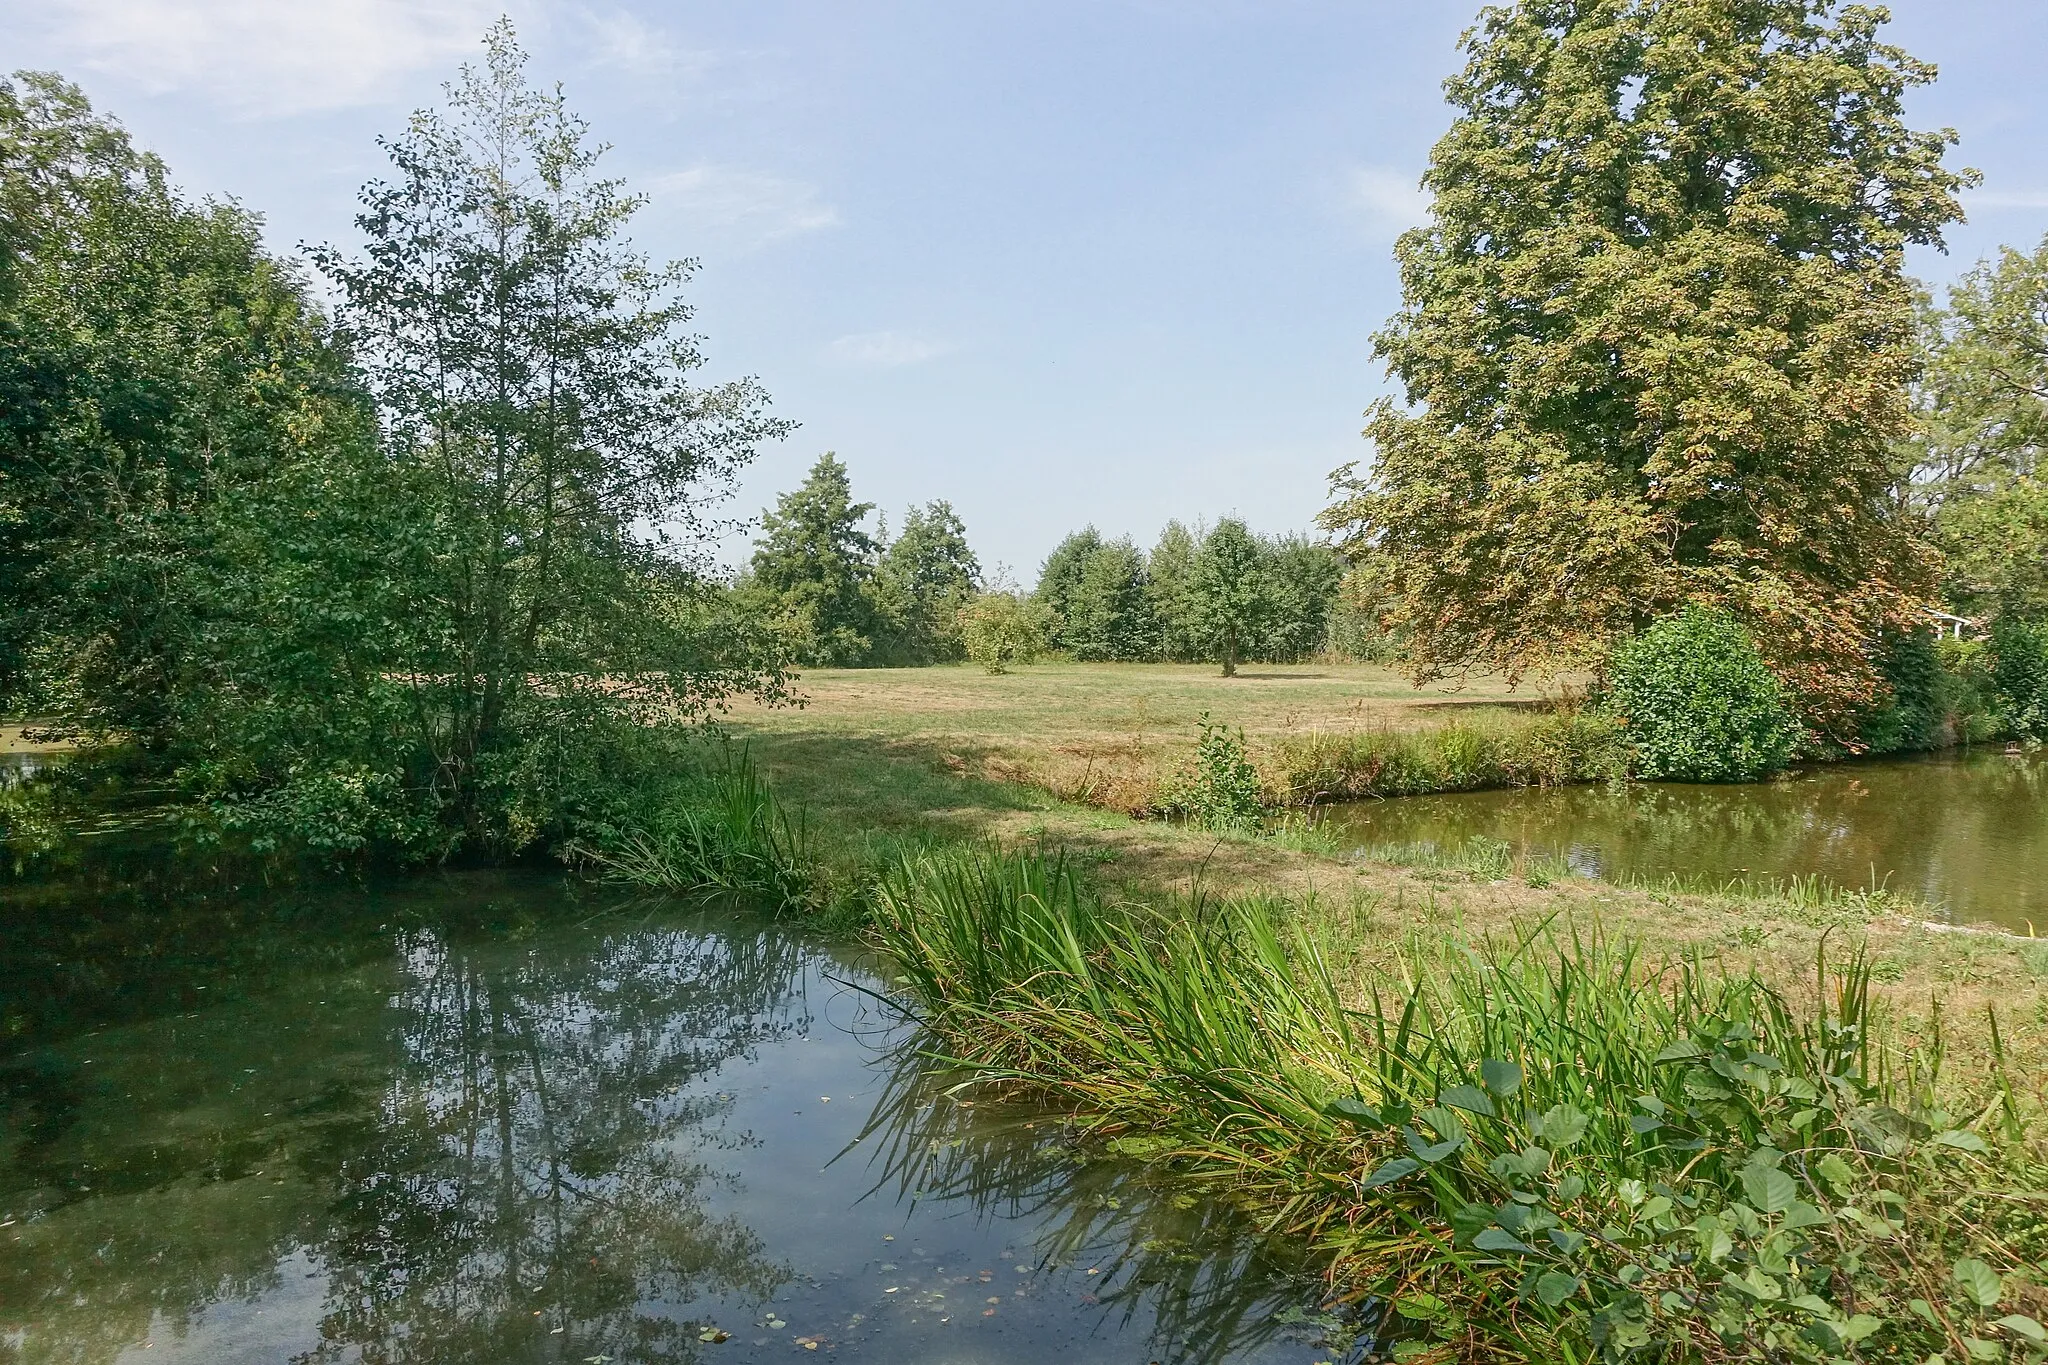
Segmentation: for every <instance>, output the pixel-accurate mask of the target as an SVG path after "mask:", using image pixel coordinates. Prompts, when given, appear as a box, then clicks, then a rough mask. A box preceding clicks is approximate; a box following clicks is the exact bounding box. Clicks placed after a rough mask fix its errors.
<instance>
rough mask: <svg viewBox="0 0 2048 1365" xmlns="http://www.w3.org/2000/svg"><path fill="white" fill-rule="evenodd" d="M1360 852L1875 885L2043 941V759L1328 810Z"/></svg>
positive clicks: (1629, 875) (2046, 852)
mask: <svg viewBox="0 0 2048 1365" xmlns="http://www.w3.org/2000/svg"><path fill="white" fill-rule="evenodd" d="M1322 818H1323V820H1324V821H1325V822H1326V823H1327V826H1328V827H1329V828H1330V829H1332V830H1334V831H1336V832H1337V833H1339V835H1340V836H1341V837H1342V838H1344V839H1345V840H1346V841H1347V842H1349V843H1350V844H1351V845H1352V846H1353V847H1354V848H1356V849H1358V850H1359V851H1361V852H1365V851H1370V850H1371V848H1372V847H1373V846H1375V845H1380V846H1385V845H1405V846H1409V847H1410V848H1411V849H1412V848H1418V847H1419V848H1422V849H1425V850H1427V849H1431V848H1434V849H1437V850H1441V851H1444V852H1451V851H1454V850H1456V849H1459V848H1461V847H1465V846H1468V845H1470V844H1471V843H1472V842H1473V841H1475V840H1479V839H1488V840H1499V841H1503V842H1505V843H1507V844H1508V845H1510V846H1511V847H1512V848H1513V849H1514V850H1515V851H1516V852H1518V853H1537V854H1548V855H1552V856H1558V857H1563V858H1564V859H1566V860H1567V861H1569V863H1570V864H1571V866H1572V869H1573V870H1574V871H1576V872H1578V873H1580V874H1581V875H1584V876H1591V877H1601V878H1608V879H1616V880H1619V879H1634V878H1647V879H1650V880H1656V881H1661V880H1663V879H1664V878H1666V877H1669V876H1678V877H1681V878H1704V879H1708V880H1713V881H1726V880H1731V879H1740V878H1755V879H1760V880H1762V879H1789V878H1793V877H1814V876H1818V877H1820V878H1822V879H1823V880H1825V881H1828V882H1832V883H1835V884H1837V885H1839V886H1843V887H1848V888H1861V887H1868V886H1871V885H1880V886H1884V887H1886V888H1888V889H1890V890H1892V891H1894V892H1898V893H1900V894H1904V895H1910V896H1913V897H1916V898H1918V899H1921V900H1923V901H1925V902H1927V903H1928V904H1929V905H1930V906H1934V907H1938V908H1939V909H1938V913H1940V914H1942V915H1944V916H1946V917H1948V918H1952V919H1954V920H1956V921H1958V922H1966V923H1967V922H1979V921H1984V922H1990V923H1993V924H1997V925H2000V926H2002V927H2005V928H2008V929H2012V930H2015V931H2017V932H2019V933H2028V932H2030V926H2034V927H2038V928H2039V929H2040V931H2041V932H2042V933H2044V934H2048V756H2044V755H2042V754H2040V753H2033V754H2007V753H2004V752H2000V751H1997V750H1978V751H1975V752H1966V753H1947V754H1939V755H1932V756H1928V757H1922V758H1913V759H1905V760H1896V761H1891V760H1887V761H1872V762H1859V763H1838V764H1830V765H1825V766H1815V767H1812V768H1807V769H1801V770H1797V771H1794V772H1792V773H1789V774H1787V775H1786V776H1784V777H1783V778H1780V779H1778V780H1776V781H1772V782H1761V783H1753V784H1745V785H1730V786H1712V785H1692V784H1682V783H1674V782H1649V783H1641V784H1636V785H1630V786H1615V787H1607V786H1590V787H1552V788H1547V789H1535V788H1529V789H1523V790H1519V791H1491V792H1462V793H1458V794H1455V795H1447V796H1418V797H1402V798H1399V799H1396V800H1390V801H1367V802H1354V803H1350V804H1347V805H1342V806H1332V807H1330V808H1329V809H1328V810H1327V811H1325V812H1324V813H1323V816H1322Z"/></svg>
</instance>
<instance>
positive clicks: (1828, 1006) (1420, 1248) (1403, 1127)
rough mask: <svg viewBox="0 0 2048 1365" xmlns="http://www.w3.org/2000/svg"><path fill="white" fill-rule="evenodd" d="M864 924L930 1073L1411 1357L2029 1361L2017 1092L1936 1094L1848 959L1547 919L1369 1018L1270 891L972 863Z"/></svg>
mask: <svg viewBox="0 0 2048 1365" xmlns="http://www.w3.org/2000/svg"><path fill="white" fill-rule="evenodd" d="M876 903H877V904H876V927H877V932H878V934H879V936H880V939H881V942H882V945H883V946H884V947H885V948H886V949H887V950H888V952H889V953H890V954H891V955H892V957H893V959H894V961H895V963H896V964H897V967H896V970H897V972H898V976H897V984H898V986H899V987H901V988H903V989H904V990H905V991H906V992H907V993H908V994H909V996H910V997H911V999H912V1000H913V1001H914V1002H915V1006H914V1007H915V1008H916V1009H918V1010H919V1011H920V1012H921V1014H922V1017H923V1019H924V1021H925V1023H926V1024H927V1025H928V1027H929V1028H930V1029H931V1030H932V1032H933V1034H934V1035H935V1042H934V1045H933V1047H934V1052H935V1054H937V1055H939V1056H940V1057H941V1058H942V1060H943V1061H944V1062H945V1063H947V1064H948V1065H950V1066H955V1067H961V1068H966V1069H968V1070H969V1071H970V1072H971V1073H972V1074H974V1075H976V1076H978V1077H980V1078H982V1079H984V1080H986V1081H989V1082H993V1083H996V1084H1000V1085H1007V1086H1011V1087H1014V1088H1018V1089H1021V1090H1027V1091H1031V1092H1035V1093H1037V1094H1039V1095H1041V1096H1045V1097H1049V1098H1051V1099H1053V1100H1054V1101H1055V1102H1057V1103H1060V1104H1062V1105H1063V1106H1064V1107H1065V1108H1066V1109H1067V1110H1069V1111H1070V1113H1071V1114H1072V1116H1073V1120H1074V1122H1075V1123H1077V1124H1078V1125H1080V1126H1081V1127H1082V1128H1083V1129H1085V1130H1088V1131H1091V1132H1092V1133H1094V1134H1095V1135H1096V1136H1098V1137H1100V1138H1103V1139H1114V1140H1117V1142H1118V1146H1119V1148H1120V1149H1121V1150H1125V1151H1129V1150H1133V1149H1134V1147H1142V1149H1143V1150H1145V1151H1147V1152H1150V1153H1152V1154H1154V1156H1155V1158H1156V1159H1157V1160H1158V1161H1159V1162H1160V1163H1161V1164H1162V1165H1164V1166H1165V1167H1167V1168H1168V1169H1169V1170H1170V1171H1171V1173H1172V1177H1173V1178H1174V1179H1175V1180H1176V1181H1178V1182H1180V1183H1181V1184H1183V1185H1188V1186H1196V1187H1207V1188H1209V1189H1210V1190H1212V1191H1214V1192H1216V1193H1219V1194H1222V1195H1225V1196H1226V1197H1230V1198H1233V1199H1236V1200H1238V1201H1241V1202H1242V1203H1244V1204H1246V1205H1247V1206H1249V1207H1251V1208H1253V1209H1255V1210H1257V1211H1258V1212H1259V1213H1260V1214H1261V1215H1262V1216H1263V1217H1264V1219H1265V1220H1266V1222H1267V1224H1268V1225H1269V1226H1270V1228H1271V1229H1272V1230H1273V1231H1275V1232H1277V1233H1280V1234H1283V1235H1285V1236H1287V1237H1289V1238H1291V1239H1294V1240H1296V1241H1297V1242H1301V1243H1305V1244H1308V1245H1311V1246H1313V1247H1314V1248H1315V1249H1316V1250H1317V1251H1318V1252H1320V1253H1321V1254H1323V1255H1325V1256H1327V1257H1328V1258H1329V1260H1330V1263H1331V1266H1332V1272H1331V1273H1332V1275H1333V1278H1334V1280H1335V1281H1336V1283H1337V1285H1338V1287H1339V1288H1340V1290H1341V1291H1343V1292H1345V1293H1347V1294H1350V1295H1352V1296H1355V1297H1358V1298H1360V1299H1365V1298H1372V1299H1376V1300H1378V1301H1380V1302H1381V1303H1383V1304H1385V1305H1388V1306H1389V1308H1390V1313H1389V1317H1388V1321H1389V1322H1390V1323H1391V1324H1393V1325H1394V1334H1395V1335H1397V1336H1400V1337H1403V1338H1404V1340H1403V1341H1402V1342H1401V1343H1400V1345H1399V1347H1398V1349H1397V1355H1398V1356H1404V1357H1415V1356H1422V1357H1427V1358H1431V1359H1441V1360H1448V1359H1451V1358H1460V1359H1513V1360H1542V1361H1553V1360H1556V1361H1565V1360H1569V1361H1589V1360H1593V1359H1614V1360H1619V1359H1657V1360H1670V1361H1680V1360H1688V1361H1690V1360H1735V1359H1742V1360H1786V1361H1792V1360H1801V1361H1849V1360H1856V1359H1866V1358H1873V1357H1879V1356H1881V1357H1883V1358H1888V1359H1902V1360H1905V1359H1910V1360H1913V1361H1926V1360H1928V1359H1929V1358H1930V1357H1940V1358H1943V1359H1946V1360H1952V1361H1959V1360H1963V1359H1993V1358H2003V1357H2004V1356H2005V1355H2006V1354H2007V1353H2008V1352H2010V1353H2011V1354H2012V1355H2013V1356H2014V1357H2015V1358H2025V1359H2029V1360H2040V1359H2042V1358H2043V1356H2044V1355H2048V1331H2044V1330H2043V1329H2042V1327H2041V1326H2040V1324H2039V1323H2038V1322H2037V1321H2036V1319H2035V1318H2034V1317H2030V1316H2026V1315H2025V1314H2024V1313H2022V1312H2017V1311H2014V1312H2003V1313H2002V1315H2001V1310H2003V1309H2006V1308H2012V1307H2019V1306H2023V1305H2024V1304H2025V1303H2027V1302H2031V1301H2033V1300H2032V1299H2031V1298H2029V1297H2027V1296H2030V1295H2034V1294H2036V1293H2037V1292H2038V1291H2034V1290H2031V1289H2029V1288H2026V1287H2025V1285H2024V1280H2023V1276H2022V1273H2021V1270H2020V1267H2022V1266H2023V1265H2026V1264H2028V1263H2030V1262H2035V1261H2038V1259H2039V1258H2040V1256H2041V1255H2042V1253H2043V1251H2044V1250H2048V1245H2044V1233H2043V1231H2042V1228H2043V1226H2044V1222H2043V1218H2042V1215H2043V1213H2044V1211H2048V1209H2044V1203H2048V1201H2044V1199H2043V1197H2042V1196H2040V1195H2039V1194H2037V1193H2035V1192H2033V1190H2032V1189H2031V1188H2030V1187H2029V1186H2030V1184H2031V1182H2027V1181H2022V1179H2021V1178H2020V1176H2019V1175H2018V1174H2016V1172H2018V1171H2019V1170H2020V1168H2021V1167H2022V1165H2023V1164H2024V1163H2025V1162H2027V1161H2028V1160H2029V1159H2030V1158H2028V1156H2027V1154H2026V1152H2027V1149H2026V1146H2025V1140H2024V1139H2025V1134H2024V1131H2023V1129H2022V1126H2021V1123H2020V1119H2019V1114H2018V1107H2017V1102H2016V1100H2015V1098H2014V1095H2013V1091H2012V1089H2011V1087H2010V1086H2009V1085H2006V1084H2004V1083H2003V1081H2002V1078H2001V1077H1998V1076H1991V1077H1986V1078H1981V1079H1982V1081H1983V1084H1982V1086H1981V1087H1980V1091H1981V1093H1978V1094H1977V1095H1976V1096H1975V1098H1974V1099H1973V1101H1972V1103H1971V1105H1970V1106H1969V1107H1966V1108H1954V1107H1953V1105H1954V1101H1953V1099H1952V1094H1953V1092H1954V1090H1955V1089H1956V1087H1955V1086H1954V1084H1953V1083H1952V1081H1945V1080H1944V1078H1943V1077H1942V1076H1941V1074H1940V1073H1941V1068H1942V1063H1943V1059H1942V1055H1941V1049H1940V1048H1939V1046H1938V1045H1937V1046H1932V1047H1928V1046H1924V1045H1923V1046H1922V1047H1920V1048H1919V1049H1917V1050H1914V1051H1905V1050H1901V1049H1896V1048H1894V1047H1893V1046H1892V1045H1891V1044H1890V1042H1889V1039H1890V1034H1889V1033H1888V1032H1887V1030H1886V1028H1885V1026H1884V1022H1883V1020H1882V1019H1881V1018H1880V1017H1878V1016H1877V1015H1876V1014H1875V1013H1874V1012H1873V1010H1872V1007H1871V999H1870V993H1869V976H1868V972H1867V971H1866V969H1865V968H1864V966H1863V964H1862V962H1861V960H1860V959H1855V960H1852V961H1850V962H1849V963H1847V964H1845V965H1844V966H1842V967H1840V968H1838V969H1834V970H1830V969H1829V968H1828V966H1827V964H1826V963H1825V962H1822V963H1819V964H1817V971H1818V983H1817V984H1819V985H1821V986H1822V987H1824V989H1823V991H1822V992H1821V993H1820V994H1819V995H1818V996H1817V997H1816V999H1815V1000H1814V1001H1813V1002H1812V1003H1811V1004H1810V1005H1807V1006H1804V1007H1801V1006H1798V1005H1795V1004H1794V1003H1793V1002H1792V1001H1791V1000H1789V999H1788V998H1787V997H1785V996H1784V995H1782V994H1780V993H1779V992H1778V991H1776V990H1774V989H1773V988H1772V987H1771V986H1769V985H1768V984H1766V983H1765V982H1764V981H1763V980H1761V979H1760V978H1758V977H1757V976H1755V975H1753V974H1720V973H1717V972H1715V971H1713V970H1711V969H1710V968H1709V967H1708V966H1707V965H1705V964H1704V963H1702V962H1700V961H1698V960H1696V959H1683V958H1681V959H1658V958H1651V957H1648V956H1645V955H1644V954H1643V953H1642V952H1641V951H1640V950H1638V949H1637V948H1635V947H1633V946H1631V945H1630V944H1627V943H1620V942H1610V941H1606V940H1603V939H1601V938H1600V937H1598V936H1597V935H1589V934H1583V933H1577V932H1572V931H1570V930H1568V929H1553V928H1549V927H1546V928H1543V929H1541V930H1539V931H1535V932H1531V933H1528V934H1525V935H1523V936H1521V937H1518V938H1515V939H1513V940H1509V941H1501V942H1489V943H1485V944H1482V945H1480V946H1479V947H1478V948H1476V949H1472V950H1469V951H1468V950H1463V949H1459V948H1455V947H1447V946H1443V945H1437V946H1434V947H1430V946H1421V945H1417V946H1412V947H1411V948H1410V949H1409V950H1408V951H1407V952H1405V953H1404V954H1403V955H1402V957H1401V960H1400V963H1399V966H1398V968H1397V969H1396V970H1394V971H1393V972H1390V973H1389V974H1387V975H1385V976H1384V977H1382V978H1380V979H1378V980H1376V981H1373V982H1369V983H1367V988H1366V990H1365V992H1364V996H1363V999H1362V1002H1361V1000H1360V999H1359V998H1357V997H1351V998H1347V997H1346V996H1345V995H1344V994H1343V993H1341V992H1340V991H1339V989H1338V987H1337V986H1336V984H1335V982H1334V981H1333V980H1332V979H1331V975H1330V973H1329V971H1328V969H1327V967H1326V965H1325V963H1324V961H1323V959H1322V958H1321V957H1320V956H1319V954H1318V953H1317V951H1316V949H1315V947H1314V944H1313V942H1312V941H1311V940H1310V939H1308V938H1307V937H1305V936H1304V935H1302V934H1300V933H1298V932H1295V931H1294V930H1292V929H1291V928H1290V927H1289V925H1288V923H1287V913H1286V912H1287V907H1285V906H1283V905H1281V904H1279V903H1277V902H1274V901H1271V900H1264V899H1247V900H1236V901H1223V902H1207V903H1199V904H1191V905H1187V906H1182V907H1178V908H1177V909H1175V910H1174V911H1173V912H1171V913H1162V912H1155V911H1153V910H1148V909H1145V908H1142V907H1134V906H1128V905H1121V904H1116V903H1112V902H1107V901H1104V900H1101V899H1099V898H1097V897H1095V896H1093V895H1091V894H1090V893H1089V891H1088V889H1087V887H1086V886H1085V885H1084V884H1083V882H1082V881H1081V879H1080V878H1079V877H1077V876H1076V875H1075V874H1074V872H1073V870H1072V869H1070V868H1068V867H1067V866H1066V865H1065V864H1064V862H1062V861H1061V860H1060V859H1058V858H1056V857H1048V856H1045V855H1043V854H1035V853H1024V854H1017V855H1005V854H1001V853H997V852H994V851H985V850H984V851H973V850H969V851H954V852H950V853H942V854H930V855H926V856H921V857H917V858H913V859H908V860H906V861H905V862H903V863H902V864H901V865H899V866H898V867H896V868H895V869H893V870H892V871H890V872H889V873H888V874H886V875H885V876H883V877H882V878H881V880H880V883H879V886H878V888H877V892H876ZM1361 1003H1362V1007H1360V1006H1361ZM1132 1139H1138V1140H1139V1141H1138V1142H1137V1143H1135V1144H1134V1143H1133V1142H1132V1141H1131V1140H1132ZM2029 1169H2030V1170H2031V1168H2029Z"/></svg>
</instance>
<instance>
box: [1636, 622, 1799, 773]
mask: <svg viewBox="0 0 2048 1365" xmlns="http://www.w3.org/2000/svg"><path fill="white" fill-rule="evenodd" d="M1607 680H1608V694H1607V698H1606V704H1607V706H1608V707H1609V708H1610V709H1611V710H1612V711H1613V713H1614V714H1615V715H1617V716H1619V717H1620V718H1621V721H1622V725H1623V727H1624V729H1625V732H1626V735H1627V738H1628V742H1629V745H1630V747H1631V749H1632V750H1633V765H1632V766H1633V767H1634V770H1635V773H1636V775H1637V776H1639V777H1646V778H1652V779H1656V778H1668V779H1676V780H1678V781H1681V782H1754V781H1756V780H1757V779H1758V778H1761V777H1768V776H1770V775H1771V774H1772V773H1775V772H1778V771H1780V770H1781V769H1783V768H1784V767H1785V765H1786V764H1787V763H1789V762H1790V761H1791V759H1792V755H1793V752H1794V751H1795V750H1796V749H1797V748H1798V745H1799V739H1800V726H1799V721H1798V719H1797V717H1796V716H1794V715H1793V712H1792V707H1791V704H1790V702H1789V700H1788V699H1787V697H1786V695H1785V688H1784V685H1783V684H1781V683H1780V682H1779V681H1778V679H1777V678H1776V677H1775V676H1774V675H1773V674H1772V673H1771V670H1770V669H1769V668H1767V667H1765V666H1764V661H1763V657H1762V656H1761V655H1760V654H1758V653H1757V648H1756V642H1755V641H1754V640H1752V639H1751V638H1750V635H1749V632H1748V631H1747V630H1745V629H1743V627H1742V626H1741V625H1740V624H1739V623H1737V622H1736V621H1735V620H1734V618H1732V617H1730V616H1728V615H1727V614H1726V613H1725V612H1720V611H1715V610H1712V609H1710V608H1707V607H1703V606H1700V605H1698V604H1697V603H1695V604H1692V605H1689V606H1687V607H1686V608H1685V609H1684V610H1682V611H1680V612H1678V613H1677V614H1676V615H1673V616H1668V617H1666V618H1664V619H1663V620H1661V621H1658V622H1657V623H1656V624H1655V625H1652V626H1651V627H1650V628H1649V629H1648V630H1645V631H1644V632H1643V633H1642V634H1640V635H1638V636H1636V637H1635V638H1634V639H1632V640H1630V641H1628V642H1627V643H1625V644H1623V645H1622V646H1621V647H1620V648H1619V649H1617V650H1615V652H1614V655H1613V658H1612V659H1611V660H1610V661H1609V665H1608V679H1607Z"/></svg>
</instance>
